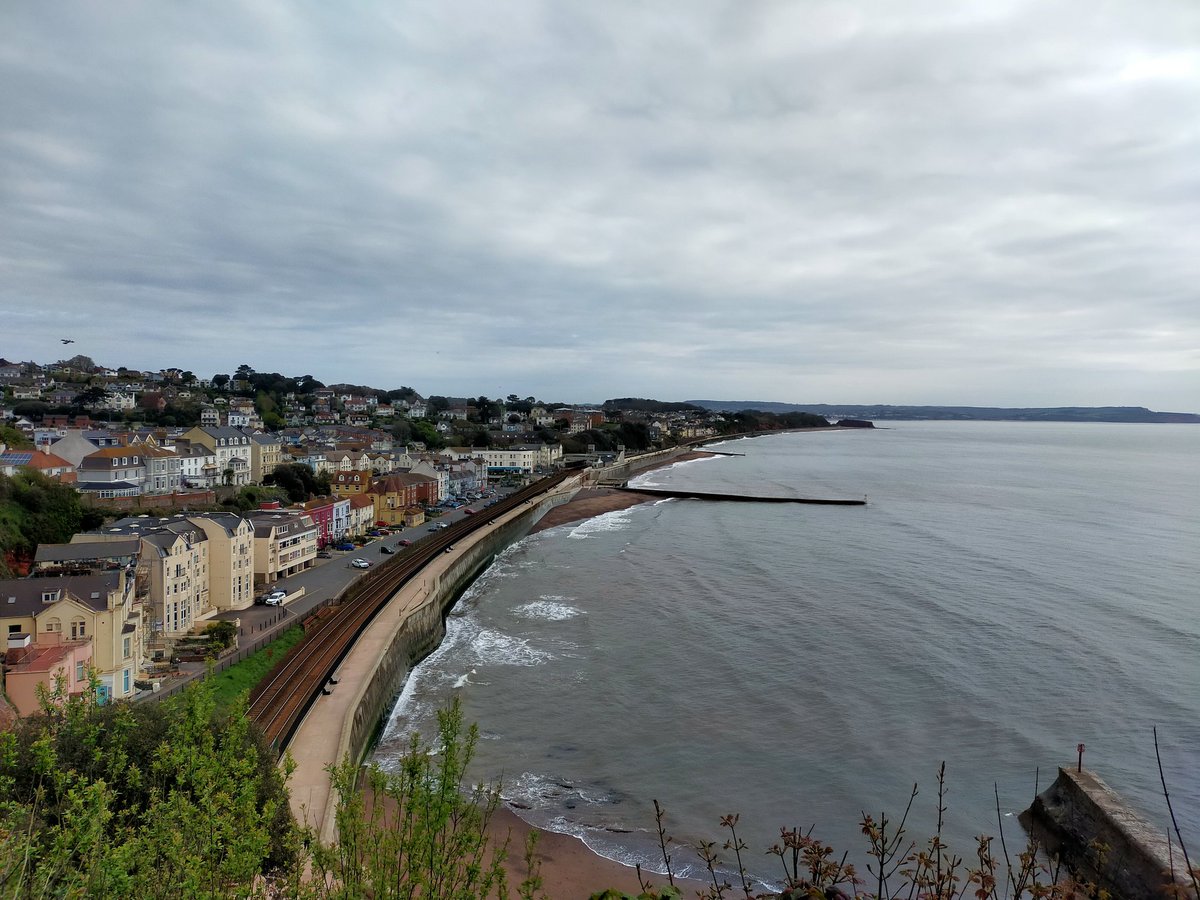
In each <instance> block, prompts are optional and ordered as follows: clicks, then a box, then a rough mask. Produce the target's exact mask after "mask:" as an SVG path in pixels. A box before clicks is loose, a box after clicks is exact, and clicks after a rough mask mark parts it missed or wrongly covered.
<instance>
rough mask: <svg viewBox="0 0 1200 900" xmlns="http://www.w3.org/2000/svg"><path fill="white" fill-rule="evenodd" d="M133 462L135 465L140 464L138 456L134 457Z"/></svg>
mask: <svg viewBox="0 0 1200 900" xmlns="http://www.w3.org/2000/svg"><path fill="white" fill-rule="evenodd" d="M133 464H134V465H135V466H136V465H137V464H138V461H137V457H136V456H135V457H134V458H133Z"/></svg>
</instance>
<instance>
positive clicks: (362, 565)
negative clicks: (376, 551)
mask: <svg viewBox="0 0 1200 900" xmlns="http://www.w3.org/2000/svg"><path fill="white" fill-rule="evenodd" d="M350 565H352V566H354V568H356V569H369V568H371V564H370V563H369V562H367V561H366V560H365V559H363V558H362V557H361V556H356V557H355V558H354V559H352V560H350Z"/></svg>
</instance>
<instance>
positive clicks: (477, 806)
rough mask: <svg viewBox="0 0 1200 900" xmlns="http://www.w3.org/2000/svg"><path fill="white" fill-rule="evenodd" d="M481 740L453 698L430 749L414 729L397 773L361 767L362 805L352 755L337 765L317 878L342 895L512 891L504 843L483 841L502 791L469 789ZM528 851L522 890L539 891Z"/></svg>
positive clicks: (476, 896) (472, 897)
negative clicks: (330, 836) (330, 823)
mask: <svg viewBox="0 0 1200 900" xmlns="http://www.w3.org/2000/svg"><path fill="white" fill-rule="evenodd" d="M478 741H479V732H478V730H477V729H476V728H475V727H474V726H471V727H470V728H466V727H464V725H463V716H462V708H461V706H460V705H459V702H458V700H457V699H456V700H454V701H453V703H452V705H451V706H450V708H449V709H447V710H443V711H441V712H439V713H438V740H437V744H436V746H437V748H438V751H437V753H433V752H431V750H430V749H429V748H428V747H425V746H422V744H421V741H420V738H419V737H418V736H416V735H414V736H413V738H412V741H411V743H410V744H409V749H408V753H407V754H406V755H405V756H404V758H403V759H402V760H401V762H400V766H399V769H398V770H397V771H396V773H395V774H386V773H384V772H383V771H382V770H381V769H379V767H378V766H372V767H371V768H369V769H367V770H366V773H365V777H366V783H367V786H368V787H369V789H370V793H371V794H372V795H373V798H374V800H373V802H372V803H371V808H370V810H369V811H368V809H367V807H366V804H365V803H364V799H363V792H362V790H360V784H359V769H358V767H357V766H356V765H355V764H354V762H353V761H352V760H346V761H344V762H343V763H342V764H341V765H340V766H337V767H335V768H334V769H333V771H332V776H333V786H334V790H335V791H336V792H337V797H338V802H337V813H336V816H337V826H338V835H339V841H338V843H337V844H336V845H333V846H324V845H320V844H319V843H317V844H315V845H314V846H315V852H314V856H313V862H314V871H315V872H316V873H317V875H318V877H317V878H315V879H313V881H314V883H315V884H317V885H323V884H333V885H336V889H335V892H334V893H335V895H336V896H339V897H428V898H434V897H455V898H459V900H484V898H489V897H495V898H500V900H506V898H508V897H510V896H511V892H510V888H509V885H508V880H507V876H506V874H505V871H504V860H505V859H506V857H507V854H508V845H507V843H505V844H503V845H501V846H499V847H495V848H494V849H493V848H490V847H489V842H488V836H487V833H488V824H489V822H490V821H491V818H492V815H493V814H494V813H495V811H496V808H497V806H498V805H499V802H500V794H499V791H498V790H497V789H496V788H490V787H485V786H482V785H480V786H477V787H476V788H475V789H474V790H471V791H468V790H467V786H468V784H469V782H468V780H467V774H466V773H467V768H468V766H469V765H470V763H471V759H472V757H473V756H474V753H475V747H476V745H477V743H478ZM533 857H534V848H533V846H530V847H529V848H528V854H527V859H529V861H530V862H531V872H530V877H529V879H528V880H527V881H525V882H524V883H522V884H521V885H519V886H518V893H519V895H520V896H521V897H524V898H534V897H541V896H543V894H542V892H541V890H540V887H541V878H540V873H539V870H538V866H537V862H536V859H534V858H533Z"/></svg>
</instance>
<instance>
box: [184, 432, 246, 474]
mask: <svg viewBox="0 0 1200 900" xmlns="http://www.w3.org/2000/svg"><path fill="white" fill-rule="evenodd" d="M183 437H184V439H185V440H188V441H191V442H192V443H196V444H202V445H204V446H205V447H207V448H208V449H209V450H211V451H212V452H213V454H214V455H215V456H216V463H217V471H218V472H219V473H220V476H219V477H220V479H221V483H222V484H232V485H239V486H240V485H245V484H249V483H250V462H251V455H252V453H253V450H252V448H251V446H250V445H251V440H250V435H248V434H246V433H245V432H243V431H240V430H239V429H237V428H230V427H228V426H217V427H211V426H210V427H208V428H205V427H203V426H199V425H198V426H196V427H195V428H192V429H189V430H188V431H186V432H184V434H183Z"/></svg>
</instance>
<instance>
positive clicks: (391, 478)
mask: <svg viewBox="0 0 1200 900" xmlns="http://www.w3.org/2000/svg"><path fill="white" fill-rule="evenodd" d="M429 482H433V483H434V484H437V479H436V478H432V477H430V476H429V475H415V474H413V473H412V472H401V473H400V474H397V475H385V476H384V477H383V478H376V479H375V481H374V483H372V485H371V488H370V490H371V493H373V494H391V493H395V492H397V491H402V490H404V489H405V488H407V487H411V486H412V485H416V484H428V483H429Z"/></svg>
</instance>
